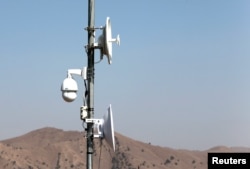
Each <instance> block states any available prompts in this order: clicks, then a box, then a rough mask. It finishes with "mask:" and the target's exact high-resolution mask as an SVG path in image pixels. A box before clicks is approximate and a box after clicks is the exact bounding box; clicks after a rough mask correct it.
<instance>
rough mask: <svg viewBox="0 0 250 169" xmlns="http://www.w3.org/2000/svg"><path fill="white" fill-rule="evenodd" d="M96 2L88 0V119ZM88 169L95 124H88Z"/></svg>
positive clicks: (91, 107)
mask: <svg viewBox="0 0 250 169" xmlns="http://www.w3.org/2000/svg"><path fill="white" fill-rule="evenodd" d="M94 24H95V0H88V29H87V30H88V50H87V53H88V68H87V79H88V97H87V107H88V118H90V119H92V118H94V75H95V67H94V64H95V57H94V56H95V55H94V48H92V47H91V46H92V44H94V41H95V37H94V35H95V30H94ZM86 130H87V164H86V168H87V169H92V168H93V152H94V148H93V123H87V129H86Z"/></svg>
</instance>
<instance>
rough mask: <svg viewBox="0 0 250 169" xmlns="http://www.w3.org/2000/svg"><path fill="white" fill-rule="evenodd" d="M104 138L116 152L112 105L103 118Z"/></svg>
mask: <svg viewBox="0 0 250 169" xmlns="http://www.w3.org/2000/svg"><path fill="white" fill-rule="evenodd" d="M103 138H104V139H105V140H106V142H107V143H108V144H109V146H110V147H112V148H113V150H114V151H115V134H114V124H113V115H112V108H111V105H109V108H108V111H107V112H106V113H105V115H104V117H103Z"/></svg>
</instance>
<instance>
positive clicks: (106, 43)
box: [100, 17, 120, 64]
mask: <svg viewBox="0 0 250 169" xmlns="http://www.w3.org/2000/svg"><path fill="white" fill-rule="evenodd" d="M100 40H101V41H102V42H101V43H102V44H101V46H102V47H103V51H102V53H103V54H104V55H106V56H107V58H108V63H109V64H111V63H112V42H116V43H117V44H118V45H119V46H120V36H119V35H117V37H116V38H112V29H111V21H110V18H109V17H107V19H106V25H105V27H104V29H103V34H102V35H101V36H100Z"/></svg>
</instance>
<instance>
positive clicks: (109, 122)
mask: <svg viewBox="0 0 250 169" xmlns="http://www.w3.org/2000/svg"><path fill="white" fill-rule="evenodd" d="M85 122H86V123H93V124H94V131H95V132H94V137H95V138H101V139H104V140H105V141H106V142H107V143H108V145H109V146H110V147H111V148H113V150H114V151H115V134H114V122H113V114H112V108H111V104H110V105H109V108H108V111H107V112H106V113H105V114H104V116H103V118H102V119H85Z"/></svg>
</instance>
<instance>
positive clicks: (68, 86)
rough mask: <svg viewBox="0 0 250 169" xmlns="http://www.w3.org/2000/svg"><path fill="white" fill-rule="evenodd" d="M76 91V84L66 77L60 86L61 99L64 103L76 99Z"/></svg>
mask: <svg viewBox="0 0 250 169" xmlns="http://www.w3.org/2000/svg"><path fill="white" fill-rule="evenodd" d="M77 90H78V87H77V83H76V81H75V80H74V79H73V78H71V77H68V78H66V79H64V81H63V83H62V86H61V91H62V97H63V99H64V100H65V101H66V102H72V101H74V100H75V99H76V97H77Z"/></svg>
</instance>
